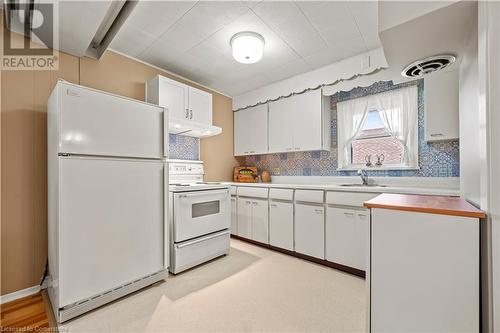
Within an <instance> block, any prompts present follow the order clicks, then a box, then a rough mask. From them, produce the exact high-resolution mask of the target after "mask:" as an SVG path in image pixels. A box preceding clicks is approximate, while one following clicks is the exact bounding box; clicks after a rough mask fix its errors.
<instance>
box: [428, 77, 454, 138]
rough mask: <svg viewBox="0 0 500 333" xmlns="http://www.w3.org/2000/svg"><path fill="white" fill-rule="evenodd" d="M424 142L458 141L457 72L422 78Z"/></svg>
mask: <svg viewBox="0 0 500 333" xmlns="http://www.w3.org/2000/svg"><path fill="white" fill-rule="evenodd" d="M424 104H425V114H424V122H425V125H424V129H425V141H427V142H431V141H443V140H455V139H458V127H459V123H458V70H456V69H455V70H451V71H446V72H438V73H434V74H430V75H428V76H425V78H424Z"/></svg>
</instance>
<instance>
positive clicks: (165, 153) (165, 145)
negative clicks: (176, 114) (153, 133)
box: [163, 108, 168, 157]
mask: <svg viewBox="0 0 500 333" xmlns="http://www.w3.org/2000/svg"><path fill="white" fill-rule="evenodd" d="M163 157H168V108H163Z"/></svg>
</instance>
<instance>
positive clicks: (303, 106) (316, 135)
mask: <svg viewBox="0 0 500 333" xmlns="http://www.w3.org/2000/svg"><path fill="white" fill-rule="evenodd" d="M290 99H291V100H292V101H293V108H292V109H291V110H292V116H291V120H292V122H293V125H292V126H293V150H295V151H308V150H320V149H321V148H322V122H321V121H322V117H321V112H322V111H321V99H322V98H321V90H319V89H318V90H314V91H310V92H307V93H304V94H301V95H297V96H294V97H290Z"/></svg>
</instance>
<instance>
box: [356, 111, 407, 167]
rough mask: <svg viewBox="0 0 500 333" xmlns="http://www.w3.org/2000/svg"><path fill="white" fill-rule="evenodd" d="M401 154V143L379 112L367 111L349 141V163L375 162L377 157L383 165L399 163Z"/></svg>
mask: <svg viewBox="0 0 500 333" xmlns="http://www.w3.org/2000/svg"><path fill="white" fill-rule="evenodd" d="M403 154H404V147H403V144H402V143H401V142H400V141H399V140H398V139H396V138H394V137H393V136H392V135H391V134H390V133H389V131H388V130H387V128H386V127H385V125H384V123H383V122H382V119H381V118H380V114H379V112H378V111H377V110H372V111H369V112H368V115H367V117H366V119H365V121H364V123H363V125H362V126H361V130H360V131H359V133H358V135H357V136H356V138H354V140H353V141H352V143H351V164H365V165H366V163H368V162H370V163H377V158H380V161H381V162H382V163H383V165H390V164H392V165H394V164H401V163H402V162H403Z"/></svg>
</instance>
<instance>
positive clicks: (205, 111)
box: [189, 87, 212, 125]
mask: <svg viewBox="0 0 500 333" xmlns="http://www.w3.org/2000/svg"><path fill="white" fill-rule="evenodd" d="M189 119H190V120H193V121H196V122H198V123H204V124H208V125H212V94H210V93H207V92H205V91H203V90H200V89H196V88H193V87H189Z"/></svg>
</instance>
